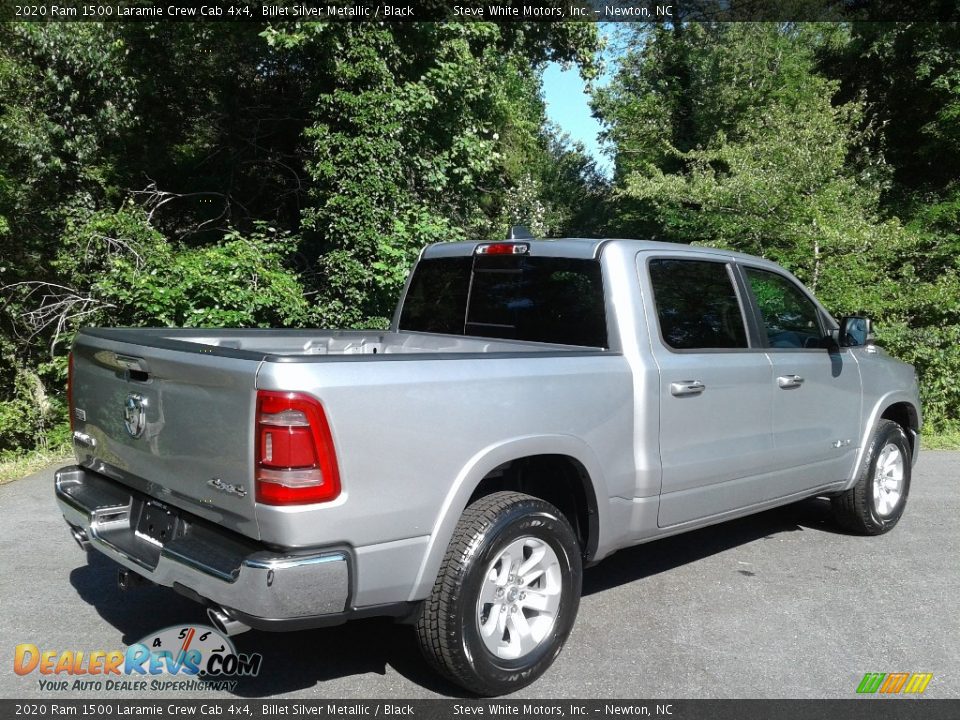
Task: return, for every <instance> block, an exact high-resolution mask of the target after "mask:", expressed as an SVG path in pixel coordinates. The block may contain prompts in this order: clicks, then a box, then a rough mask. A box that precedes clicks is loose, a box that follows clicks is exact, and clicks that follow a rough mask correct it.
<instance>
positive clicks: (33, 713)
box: [0, 698, 960, 720]
mask: <svg viewBox="0 0 960 720" xmlns="http://www.w3.org/2000/svg"><path fill="white" fill-rule="evenodd" d="M0 717H4V718H20V717H22V718H35V719H37V720H41V719H46V718H62V717H89V718H103V719H104V720H109V718H130V717H151V718H185V717H204V718H254V719H256V720H260V719H269V718H283V717H316V718H419V719H420V720H450V719H451V718H467V717H481V718H490V717H508V718H509V717H514V718H524V719H526V718H624V717H630V718H662V719H663V720H754V719H756V720H770V719H771V718H776V719H777V720H824V719H828V718H829V719H832V718H843V719H844V720H914V719H915V720H956V718H958V717H960V700H921V699H897V698H884V699H866V698H863V699H852V700H482V701H481V700H411V701H406V700H177V699H166V700H143V701H130V700H110V699H104V700H56V699H50V700H24V701H19V700H0Z"/></svg>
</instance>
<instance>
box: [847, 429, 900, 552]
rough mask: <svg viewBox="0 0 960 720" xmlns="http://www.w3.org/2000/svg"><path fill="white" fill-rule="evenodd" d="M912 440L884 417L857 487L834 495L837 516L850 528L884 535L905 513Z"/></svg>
mask: <svg viewBox="0 0 960 720" xmlns="http://www.w3.org/2000/svg"><path fill="white" fill-rule="evenodd" d="M910 470H911V452H910V441H909V439H908V438H907V435H906V433H905V432H904V431H903V428H902V427H900V426H899V425H898V424H897V423H895V422H893V421H891V420H881V421H880V422H879V424H878V425H877V428H876V430H874V433H873V436H872V437H871V439H870V445H869V446H868V447H867V452H866V457H865V458H864V462H863V467H862V468H861V470H860V474H859V475H858V476H857V481H856V482H855V483H854V485H853V487H852V488H850V489H849V490H847V491H846V492H844V493H842V494H840V495H837V496H836V497H834V498H832V501H831V502H832V504H833V511H834V516H835V517H836V519H837V522H838V524H839V525H840V526H841V527H843V528H844V529H846V530H849V531H851V532H855V533H859V534H861V535H881V534H883V533H885V532H888V531H890V530H892V529H893V527H894V526H895V525H896V524H897V522H899V520H900V516H901V515H903V511H904V508H905V507H906V505H907V495H908V494H909V492H910Z"/></svg>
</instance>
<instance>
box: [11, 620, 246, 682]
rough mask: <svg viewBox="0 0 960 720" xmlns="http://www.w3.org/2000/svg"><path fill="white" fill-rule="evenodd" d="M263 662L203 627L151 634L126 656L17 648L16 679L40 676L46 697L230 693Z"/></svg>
mask: <svg viewBox="0 0 960 720" xmlns="http://www.w3.org/2000/svg"><path fill="white" fill-rule="evenodd" d="M262 663H263V656H262V655H260V654H259V653H250V654H243V653H238V652H237V650H236V648H235V647H234V645H233V642H232V641H231V640H230V638H228V637H226V636H224V635H222V634H221V633H219V632H218V631H217V630H215V629H214V628H212V627H207V626H205V625H187V626H183V625H178V626H173V627H168V628H165V629H163V630H161V631H160V632H158V633H152V634H150V635H147V636H146V637H145V638H143V639H141V640H140V641H139V642H136V643H134V644H133V645H131V646H130V647H128V648H127V649H126V650H93V651H84V650H48V649H41V648H40V647H38V646H37V645H35V644H33V643H21V644H20V645H17V647H16V649H15V650H14V658H13V670H14V672H15V673H16V674H17V675H23V676H26V675H31V674H33V673H37V674H39V675H40V676H41V677H40V678H38V680H37V682H38V683H39V686H40V689H41V690H45V691H53V692H57V691H65V692H66V691H70V692H72V691H76V690H95V691H104V690H108V691H137V692H140V691H144V690H162V691H171V690H198V689H213V690H228V691H229V690H233V689H235V688H236V686H237V683H238V680H239V679H240V678H250V677H255V676H256V675H257V674H258V673H259V672H260V666H261V664H262Z"/></svg>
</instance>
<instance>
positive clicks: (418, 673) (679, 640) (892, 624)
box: [0, 452, 960, 699]
mask: <svg viewBox="0 0 960 720" xmlns="http://www.w3.org/2000/svg"><path fill="white" fill-rule="evenodd" d="M958 478H960V453H948V452H925V453H924V454H923V455H922V456H921V459H920V463H919V465H918V467H917V468H916V471H915V475H914V479H913V487H912V490H911V496H910V501H909V505H908V508H907V512H906V515H905V516H904V518H903V520H902V521H901V523H900V525H899V526H898V527H897V528H896V529H895V530H894V531H893V532H892V533H890V534H888V535H885V536H882V537H879V538H861V537H853V536H848V535H843V534H840V533H838V532H837V531H836V530H835V529H834V527H833V525H832V524H831V521H830V515H829V507H828V506H827V504H826V503H825V502H824V501H822V500H810V501H806V502H803V503H799V504H796V505H793V506H789V507H786V508H781V509H778V510H773V511H769V512H765V513H762V514H760V515H756V516H754V517H752V518H746V519H742V520H737V521H733V522H728V523H724V524H722V525H718V526H715V527H712V528H708V529H705V530H699V531H696V532H694V533H688V534H686V535H682V536H678V537H675V538H670V539H666V540H661V541H659V542H655V543H651V544H648V545H644V546H641V547H638V548H633V549H631V550H625V551H621V552H620V553H618V554H616V555H614V556H612V557H611V558H608V559H607V560H605V561H604V562H602V563H600V564H599V565H598V566H596V567H594V568H591V569H589V570H587V571H586V574H585V578H584V597H583V601H582V603H581V606H580V614H579V617H578V619H577V623H576V627H575V628H574V630H573V633H572V635H571V636H570V639H569V640H568V642H567V645H566V647H565V649H564V651H563V653H562V654H561V656H560V658H559V659H558V660H557V662H556V664H555V665H554V666H553V668H551V669H550V670H549V671H548V672H547V674H546V675H545V676H544V677H543V678H541V679H540V680H539V681H538V682H537V683H535V684H534V685H533V686H532V687H529V688H527V689H525V690H523V691H521V692H519V693H517V694H516V697H517V698H554V697H556V698H564V697H579V698H658V697H663V698H738V697H749V698H790V697H793V698H796V697H809V698H850V697H854V690H855V688H856V686H857V684H858V683H859V681H860V679H861V678H862V677H863V675H864V673H866V672H897V671H905V672H930V673H933V674H934V677H933V680H932V681H931V682H930V685H929V686H928V688H927V690H926V693H925V696H926V697H931V698H943V697H953V698H956V697H960V564H958V559H960V529H958V525H957V518H958V516H960V494H958V492H957V481H958ZM0 512H2V518H3V521H2V523H0V588H2V589H0V593H2V596H0V597H2V603H0V697H5V698H28V697H43V696H46V697H52V696H51V695H50V694H49V692H47V693H46V694H45V693H44V692H42V691H41V690H40V689H39V686H38V682H37V680H38V677H40V676H39V675H38V674H37V673H36V672H34V673H32V674H30V675H26V676H18V675H16V674H14V672H13V662H12V660H13V652H14V647H15V645H16V644H18V643H23V642H31V643H34V644H37V645H38V646H40V648H41V650H43V649H51V650H67V649H73V650H85V651H93V650H118V649H123V647H124V646H125V645H127V644H131V643H133V642H136V641H137V640H139V639H140V638H142V637H143V636H145V635H146V634H147V633H149V632H153V631H156V630H159V629H161V628H163V627H166V626H169V625H174V624H179V623H185V622H197V623H206V617H205V615H204V613H203V611H202V610H201V609H200V607H199V606H198V605H195V604H193V603H192V602H190V601H188V600H186V599H184V598H182V597H180V596H179V595H177V594H176V593H174V592H173V591H170V590H167V589H164V588H155V587H154V588H146V589H141V590H137V591H135V592H131V593H127V594H124V593H121V592H120V591H119V590H118V589H117V587H116V584H115V578H116V566H115V565H113V564H112V563H111V562H110V561H107V560H106V559H105V558H103V557H102V556H100V555H98V554H97V553H91V556H90V558H89V561H88V559H87V558H86V557H85V555H84V553H82V552H81V551H80V550H79V549H78V548H77V546H76V545H75V544H74V542H73V540H71V539H70V536H69V534H68V532H67V529H66V526H65V524H64V522H63V520H62V518H61V517H60V514H59V512H58V511H57V507H56V504H55V503H54V500H53V491H52V469H48V470H46V471H43V472H40V473H37V474H35V475H32V476H30V477H27V478H24V479H22V480H19V481H17V482H14V483H11V484H9V485H5V486H3V487H0ZM234 639H235V641H236V644H237V647H238V650H239V651H240V652H259V653H262V654H263V656H264V661H263V671H262V672H261V674H260V676H259V677H257V678H255V679H252V680H249V681H246V682H244V683H242V684H241V685H240V686H238V688H237V689H236V690H235V692H234V693H233V694H231V693H227V692H220V693H218V692H212V691H205V692H200V693H196V694H193V695H191V694H190V693H184V694H182V695H180V697H184V698H187V697H217V698H222V699H231V698H238V699H242V698H260V697H301V698H311V699H328V698H431V697H444V696H458V695H460V693H459V691H458V690H457V688H455V687H453V686H451V685H449V684H447V683H446V682H444V681H442V680H439V679H437V678H436V677H435V676H434V675H433V674H432V673H431V671H430V670H429V668H428V667H427V666H426V665H425V663H424V662H423V661H422V660H421V659H420V655H419V651H418V650H417V647H416V643H415V640H414V636H413V633H412V631H411V630H410V629H409V628H407V627H403V626H398V625H393V624H391V623H389V622H384V621H380V620H369V621H359V622H355V623H352V624H349V625H346V626H342V627H339V628H332V629H327V630H315V631H310V632H298V633H294V634H270V633H261V632H256V631H253V632H248V633H246V634H243V635H240V636H237V637H236V638H234ZM157 695H158V696H169V694H164V693H157ZM104 696H105V693H104V692H103V691H100V692H96V691H91V692H87V693H85V692H80V691H78V692H74V693H70V694H66V695H63V694H58V695H57V697H60V698H64V697H76V698H84V697H104ZM109 696H110V697H114V698H118V699H119V698H123V697H128V698H134V697H136V698H143V699H149V698H150V697H151V694H150V692H149V691H148V692H146V693H137V694H133V693H123V692H118V693H111V694H110V695H109Z"/></svg>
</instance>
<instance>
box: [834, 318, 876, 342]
mask: <svg viewBox="0 0 960 720" xmlns="http://www.w3.org/2000/svg"><path fill="white" fill-rule="evenodd" d="M837 336H838V337H837V344H838V345H839V346H840V347H860V346H863V345H872V344H873V323H872V322H871V321H870V318H868V317H860V316H856V315H853V316H849V317H845V318H841V320H840V330H839V332H838V333H837Z"/></svg>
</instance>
